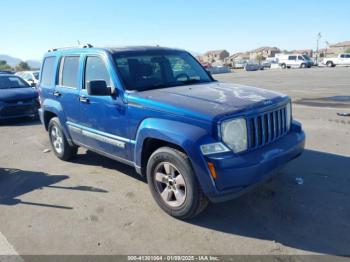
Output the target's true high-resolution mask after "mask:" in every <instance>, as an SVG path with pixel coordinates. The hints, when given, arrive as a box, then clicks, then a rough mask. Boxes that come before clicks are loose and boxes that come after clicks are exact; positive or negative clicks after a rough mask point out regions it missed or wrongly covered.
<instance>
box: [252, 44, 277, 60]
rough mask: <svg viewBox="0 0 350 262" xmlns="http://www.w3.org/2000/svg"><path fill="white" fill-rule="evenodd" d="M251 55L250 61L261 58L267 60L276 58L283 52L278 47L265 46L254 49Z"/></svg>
mask: <svg viewBox="0 0 350 262" xmlns="http://www.w3.org/2000/svg"><path fill="white" fill-rule="evenodd" d="M249 53H250V60H259V58H263V59H266V58H268V57H274V56H275V55H276V54H278V53H281V50H280V49H279V48H277V47H269V46H264V47H260V48H257V49H254V50H252V51H250V52H249Z"/></svg>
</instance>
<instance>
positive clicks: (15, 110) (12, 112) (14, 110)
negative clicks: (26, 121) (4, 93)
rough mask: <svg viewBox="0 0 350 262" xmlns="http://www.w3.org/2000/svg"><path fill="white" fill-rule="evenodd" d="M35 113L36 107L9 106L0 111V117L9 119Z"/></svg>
mask: <svg viewBox="0 0 350 262" xmlns="http://www.w3.org/2000/svg"><path fill="white" fill-rule="evenodd" d="M35 111H36V106H33V105H23V106H9V107H5V108H3V109H2V110H1V111H0V115H1V116H3V117H11V116H17V115H27V114H34V113H35Z"/></svg>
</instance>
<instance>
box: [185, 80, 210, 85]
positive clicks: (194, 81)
mask: <svg viewBox="0 0 350 262" xmlns="http://www.w3.org/2000/svg"><path fill="white" fill-rule="evenodd" d="M210 82H211V81H207V80H198V79H189V80H186V81H181V83H182V84H184V85H191V84H201V83H210Z"/></svg>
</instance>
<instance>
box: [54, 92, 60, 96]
mask: <svg viewBox="0 0 350 262" xmlns="http://www.w3.org/2000/svg"><path fill="white" fill-rule="evenodd" d="M53 95H54V96H56V97H59V96H61V93H60V92H58V91H55V92H53Z"/></svg>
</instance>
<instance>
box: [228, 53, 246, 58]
mask: <svg viewBox="0 0 350 262" xmlns="http://www.w3.org/2000/svg"><path fill="white" fill-rule="evenodd" d="M239 56H243V57H244V56H246V57H249V53H247V52H238V53H235V54H233V55H230V56H229V58H236V57H239Z"/></svg>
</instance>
